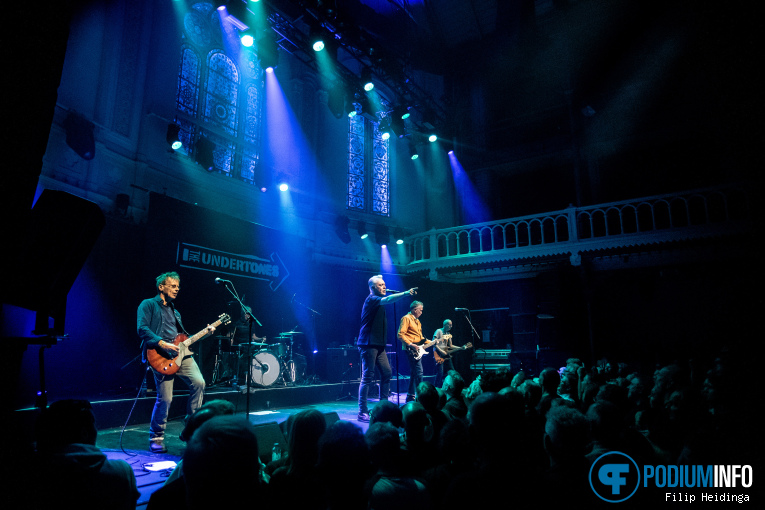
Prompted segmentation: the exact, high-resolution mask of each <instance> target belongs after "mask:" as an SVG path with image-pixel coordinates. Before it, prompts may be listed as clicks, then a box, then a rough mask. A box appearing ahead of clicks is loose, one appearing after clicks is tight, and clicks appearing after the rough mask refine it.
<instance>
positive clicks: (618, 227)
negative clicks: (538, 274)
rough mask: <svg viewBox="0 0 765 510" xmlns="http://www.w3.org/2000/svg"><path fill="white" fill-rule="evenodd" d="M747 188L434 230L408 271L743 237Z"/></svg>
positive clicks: (413, 249)
mask: <svg viewBox="0 0 765 510" xmlns="http://www.w3.org/2000/svg"><path fill="white" fill-rule="evenodd" d="M750 214H751V208H750V204H749V196H748V194H747V193H746V190H745V188H744V186H727V187H718V188H709V189H700V190H693V191H686V192H682V193H674V194H667V195H656V196H651V197H643V198H638V199H634V200H623V201H619V202H611V203H606V204H597V205H592V206H587V207H574V206H569V207H568V208H566V209H562V210H559V211H552V212H546V213H542V214H534V215H529V216H521V217H517V218H509V219H504V220H498V221H491V222H485V223H475V224H472V225H464V226H459V227H454V228H446V229H439V230H435V229H434V230H431V231H428V232H425V233H422V234H417V235H413V236H411V237H409V238H408V239H407V240H406V243H407V254H408V256H409V264H408V267H409V268H410V269H411V270H418V269H424V268H426V267H430V268H432V266H433V264H434V263H435V264H443V263H447V264H448V263H449V262H452V263H460V264H467V263H470V262H471V261H473V260H474V261H475V262H481V261H483V260H484V259H487V258H495V257H499V258H502V259H508V258H515V257H518V258H526V257H534V256H544V255H550V254H561V253H569V254H571V255H572V262H574V263H576V262H575V260H576V256H577V254H579V253H581V252H582V251H585V250H592V249H601V248H613V247H618V246H626V245H632V244H640V243H648V242H661V241H671V240H678V239H691V238H699V237H706V236H710V235H719V234H726V233H732V232H735V231H738V228H739V227H741V226H742V225H746V223H747V222H748V220H749V219H750Z"/></svg>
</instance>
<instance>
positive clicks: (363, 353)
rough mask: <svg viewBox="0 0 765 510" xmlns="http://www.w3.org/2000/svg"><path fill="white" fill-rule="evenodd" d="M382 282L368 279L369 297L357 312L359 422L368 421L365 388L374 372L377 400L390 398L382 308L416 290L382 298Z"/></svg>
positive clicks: (380, 279)
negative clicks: (377, 392)
mask: <svg viewBox="0 0 765 510" xmlns="http://www.w3.org/2000/svg"><path fill="white" fill-rule="evenodd" d="M386 292H387V289H386V288H385V281H384V280H383V277H382V275H377V276H373V277H372V278H370V279H369V296H367V298H366V300H365V301H364V306H363V308H362V309H361V329H360V330H359V337H358V339H357V341H356V345H357V346H358V348H359V355H360V357H361V384H360V385H359V416H358V418H359V421H363V422H368V421H369V406H368V404H367V399H368V398H369V387H370V386H371V385H372V383H373V382H374V377H375V368H377V369H378V370H379V371H380V400H387V399H388V395H389V394H390V379H391V375H392V370H391V368H390V363H389V362H388V355H387V354H386V353H385V340H386V338H387V333H388V322H387V320H386V315H385V306H384V305H389V304H391V303H395V302H396V301H399V300H401V299H403V298H405V297H407V296H413V295H414V294H416V289H409V290H408V291H406V292H398V293H396V294H391V295H390V296H386V295H385V293H386Z"/></svg>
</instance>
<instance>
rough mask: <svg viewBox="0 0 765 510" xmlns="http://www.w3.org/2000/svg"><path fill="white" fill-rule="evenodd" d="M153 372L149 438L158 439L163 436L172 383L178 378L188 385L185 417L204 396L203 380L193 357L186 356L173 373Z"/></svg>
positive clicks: (170, 400)
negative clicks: (154, 393)
mask: <svg viewBox="0 0 765 510" xmlns="http://www.w3.org/2000/svg"><path fill="white" fill-rule="evenodd" d="M152 372H154V382H155V383H156V385H157V401H156V402H155V403H154V411H152V413H151V425H150V426H149V438H150V439H155V438H156V439H158V438H163V437H165V427H166V426H167V415H168V412H169V411H170V404H171V403H172V401H173V383H174V381H175V379H176V378H180V379H181V380H182V381H183V382H184V383H186V385H187V386H188V387H189V401H188V405H187V408H186V418H188V417H189V416H191V415H192V414H194V411H196V410H197V409H199V408H200V407H201V406H202V400H203V399H204V396H205V380H204V378H203V377H202V372H200V371H199V366H197V362H196V361H194V358H191V357H189V358H186V359H184V360H183V363H181V368H180V369H178V371H177V372H176V373H175V374H173V375H162V374H158V373H157V372H156V371H154V370H152Z"/></svg>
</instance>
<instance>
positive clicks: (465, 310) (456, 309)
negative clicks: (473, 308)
mask: <svg viewBox="0 0 765 510" xmlns="http://www.w3.org/2000/svg"><path fill="white" fill-rule="evenodd" d="M454 311H455V312H469V311H470V310H468V309H467V308H455V309H454Z"/></svg>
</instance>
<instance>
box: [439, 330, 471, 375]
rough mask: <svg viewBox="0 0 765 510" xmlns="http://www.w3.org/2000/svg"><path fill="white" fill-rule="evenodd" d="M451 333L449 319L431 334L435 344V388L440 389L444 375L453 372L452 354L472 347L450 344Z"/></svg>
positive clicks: (469, 344)
mask: <svg viewBox="0 0 765 510" xmlns="http://www.w3.org/2000/svg"><path fill="white" fill-rule="evenodd" d="M451 331H452V321H451V319H446V320H445V321H444V326H443V327H442V328H440V329H437V330H436V332H435V333H433V342H435V347H434V348H433V357H434V358H435V359H436V382H435V386H436V388H440V387H441V385H442V384H443V382H444V375H445V374H448V373H449V371H450V370H454V363H453V362H452V353H453V352H455V351H461V350H466V349H470V348H471V347H473V344H471V343H469V342H468V343H467V344H466V345H463V346H461V347H455V345H454V344H453V343H452V333H451Z"/></svg>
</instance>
